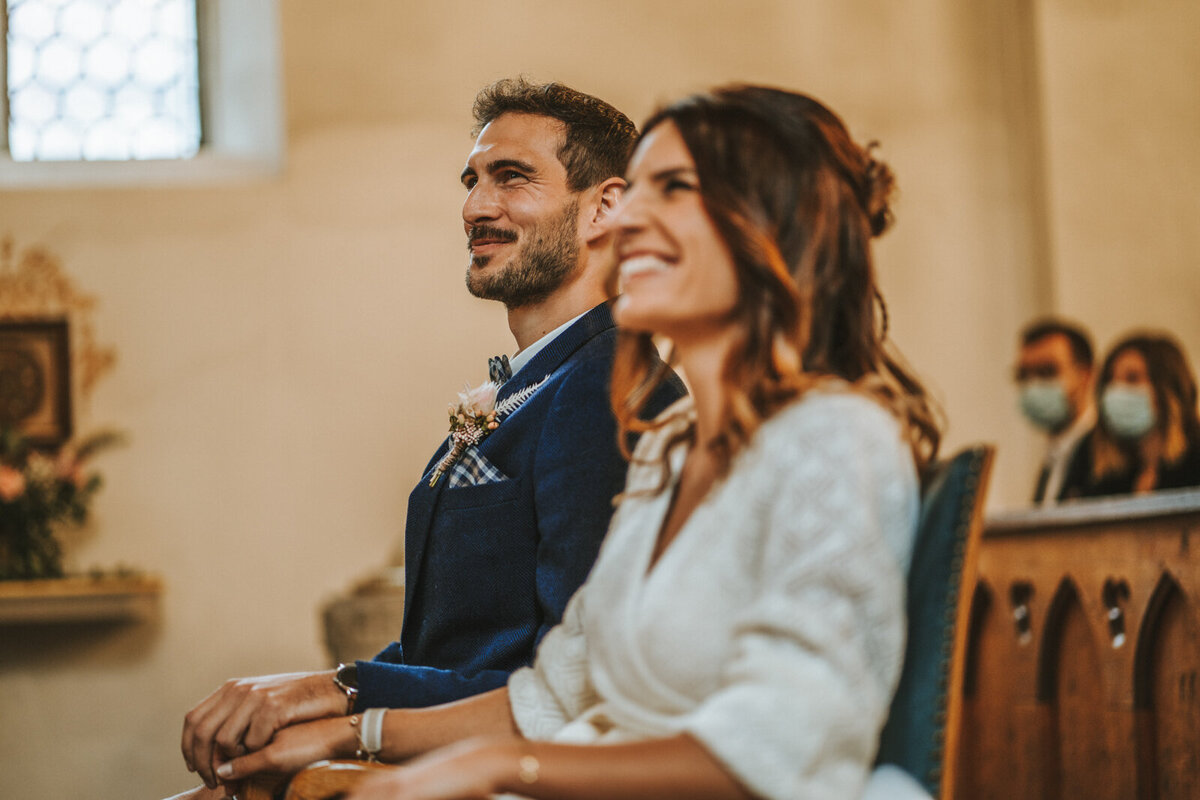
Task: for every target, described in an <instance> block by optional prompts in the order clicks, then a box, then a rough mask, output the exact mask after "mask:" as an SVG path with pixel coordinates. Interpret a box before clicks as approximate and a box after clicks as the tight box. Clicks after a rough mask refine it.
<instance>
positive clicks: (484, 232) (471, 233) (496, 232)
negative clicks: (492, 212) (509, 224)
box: [467, 225, 517, 250]
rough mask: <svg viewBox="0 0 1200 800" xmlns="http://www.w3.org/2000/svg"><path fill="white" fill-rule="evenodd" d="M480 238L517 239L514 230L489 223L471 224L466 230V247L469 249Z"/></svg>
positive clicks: (511, 240) (504, 240) (506, 240)
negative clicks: (496, 226)
mask: <svg viewBox="0 0 1200 800" xmlns="http://www.w3.org/2000/svg"><path fill="white" fill-rule="evenodd" d="M480 239H495V240H497V241H501V242H515V241H516V240H517V233H516V231H510V230H507V229H505V228H495V227H493V226H491V225H473V226H471V229H470V230H468V231H467V249H468V250H470V249H471V248H472V247H473V246H474V245H475V242H477V241H479V240H480Z"/></svg>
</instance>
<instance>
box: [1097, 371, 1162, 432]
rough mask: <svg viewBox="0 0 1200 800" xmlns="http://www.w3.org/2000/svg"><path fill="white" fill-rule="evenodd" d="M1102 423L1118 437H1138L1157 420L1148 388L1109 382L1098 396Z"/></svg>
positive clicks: (1148, 429) (1148, 430)
mask: <svg viewBox="0 0 1200 800" xmlns="http://www.w3.org/2000/svg"><path fill="white" fill-rule="evenodd" d="M1100 413H1101V414H1102V415H1104V424H1105V425H1107V426H1108V429H1109V430H1111V431H1112V432H1113V434H1114V435H1115V436H1117V438H1120V439H1140V438H1142V437H1143V436H1145V435H1146V434H1147V433H1149V432H1150V430H1151V429H1152V428H1153V427H1154V423H1155V422H1156V421H1157V419H1156V415H1155V413H1154V400H1153V398H1151V397H1150V390H1149V389H1140V388H1135V387H1132V386H1127V385H1124V384H1120V383H1114V384H1111V385H1110V386H1109V387H1108V388H1107V389H1105V390H1104V394H1103V395H1101V396H1100Z"/></svg>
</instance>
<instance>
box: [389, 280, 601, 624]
mask: <svg viewBox="0 0 1200 800" xmlns="http://www.w3.org/2000/svg"><path fill="white" fill-rule="evenodd" d="M613 325H614V323H613V318H612V310H611V309H610V308H609V304H608V303H607V302H604V303H601V304H600V305H598V306H596V307H595V308H593V309H592V310H591V311H588V312H587V313H586V314H584V315H583V316H582V317H580V318H579V319H578V320H577V321H576V322H575V324H574V325H572V326H571V327H569V328H567V329H566V330H565V331H563V332H562V333H560V334H559V335H558V336H557V337H555V339H554V341H552V342H550V343H549V344H547V345H546V346H545V347H543V348H542V349H541V350H540V351H539V352H538V354H537V355H535V356H534V357H533V358H532V359H530V360H529V363H528V364H526V365H525V366H524V367H522V368H521V370H520V372H518V373H517V374H516V375H514V376H513V377H512V378H510V379H509V380H508V381H507V382H506V383H505V384H504V385H503V386H502V387H500V391H499V392H497V393H496V402H497V403H499V402H502V401H503V400H505V399H506V398H508V397H511V396H512V395H514V394H516V393H517V392H519V391H521V390H523V389H526V388H528V387H530V386H533V385H534V384H536V383H538V382H540V381H542V380H544V379H545V378H546V377H548V376H549V375H551V374H553V373H554V372H555V371H557V370H558V369H559V367H561V366H562V365H563V363H564V362H566V361H567V359H569V358H570V357H571V356H572V355H573V354H574V353H575V351H577V350H578V349H579V348H581V347H583V346H584V345H585V344H587V343H588V342H589V341H591V340H592V339H593V338H594V337H595V336H597V335H598V334H601V333H603V332H604V331H606V330H608V329H609V328H612V327H613ZM502 424H503V423H502ZM486 442H487V440H486V439H485V440H484V443H485V444H486ZM445 450H446V445H445V444H443V445H442V446H441V447H440V448H438V452H437V454H436V455H435V456H434V458H433V460H431V461H430V462H429V466H428V467H426V470H425V474H424V475H422V476H421V481H420V482H419V483H418V484H417V488H415V489H413V491H412V494H410V495H409V498H408V518H407V520H406V521H405V525H404V531H405V533H404V563H405V580H404V627H405V629H407V627H408V611H409V609H410V608H412V604H413V603H412V600H413V592H414V591H415V589H416V586H417V582H418V581H419V580H420V579H421V566H422V561H423V559H424V555H425V544H426V542H427V541H428V539H429V530H430V527H431V526H432V524H433V514H434V510H435V509H436V508H437V504H438V499H439V498H440V497H441V493H442V491H443V490H444V489H445V487H446V484H448V483H449V481H448V480H445V479H443V480H440V481H438V482H437V485H436V486H433V487H431V486H430V485H429V481H428V479H427V478H426V476H427V475H428V474H429V470H430V469H432V468H433V465H435V464H436V463H437V462H438V461H439V460H440V459H441V457H442V456H443V455H444V454H445Z"/></svg>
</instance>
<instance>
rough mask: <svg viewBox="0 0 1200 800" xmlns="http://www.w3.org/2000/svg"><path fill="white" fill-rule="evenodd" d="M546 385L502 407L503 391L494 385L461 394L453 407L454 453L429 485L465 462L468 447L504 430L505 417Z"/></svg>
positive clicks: (444, 458) (511, 398)
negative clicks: (456, 465) (459, 461)
mask: <svg viewBox="0 0 1200 800" xmlns="http://www.w3.org/2000/svg"><path fill="white" fill-rule="evenodd" d="M545 382H546V379H545V378H542V379H541V380H540V381H538V382H537V383H534V384H531V385H530V386H526V387H525V388H524V389H522V390H521V391H519V392H517V393H516V394H513V395H510V396H508V397H506V398H504V400H502V401H501V402H500V403H499V404H497V403H496V393H497V392H499V391H500V387H499V386H498V385H497V384H495V383H493V382H492V381H484V382H483V383H481V384H480V385H479V386H476V387H475V388H474V389H472V388H471V387H470V386H468V387H466V389H465V390H464V391H461V392H459V393H458V402H457V403H451V404H450V451H449V452H448V453H446V455H444V456H442V460H441V461H439V462H438V464H437V466H436V467H435V468H434V470H433V477H432V478H430V479H429V485H430V486H434V485H436V484H437V482H438V479H440V478H441V477H442V476H443V475H445V474H446V471H447V470H449V469H450V468H451V467H452V466H454V465H455V463H457V461H458V460H459V459H460V458H462V454H463V453H464V452H465V451H466V449H467V448H468V447H471V446H472V445H477V444H479V443H480V442H482V441H483V440H484V439H486V438H487V437H488V434H490V433H491V432H492V431H494V430H496V428H498V427H500V418H501V417H504V416H506V415H508V414H511V413H512V412H514V411H516V410H517V407H518V406H520V405H521V404H522V403H524V402H525V401H526V400H528V399H529V398H530V397H532V396H533V393H534V392H535V391H537V389H538V387H539V386H541V385H542V384H543V383H545Z"/></svg>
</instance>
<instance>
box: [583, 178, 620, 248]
mask: <svg viewBox="0 0 1200 800" xmlns="http://www.w3.org/2000/svg"><path fill="white" fill-rule="evenodd" d="M591 191H592V204H591V206H590V207H591V208H592V217H591V219H590V220H588V223H587V230H586V232H585V234H584V237H583V238H584V241H585V242H587V243H588V244H593V243H595V242H596V240H598V239H600V238H601V237H603V236H606V235H607V234H608V233H610V232H611V225H612V219H613V217H614V216H615V215H616V211H617V207H618V206H619V205H620V203H621V195H622V193H624V191H625V179H624V178H615V177H614V178H609V179H608V180H606V181H603V182H602V183H600V184H598V185H596V186H594V187H593V188H592V190H591Z"/></svg>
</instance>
